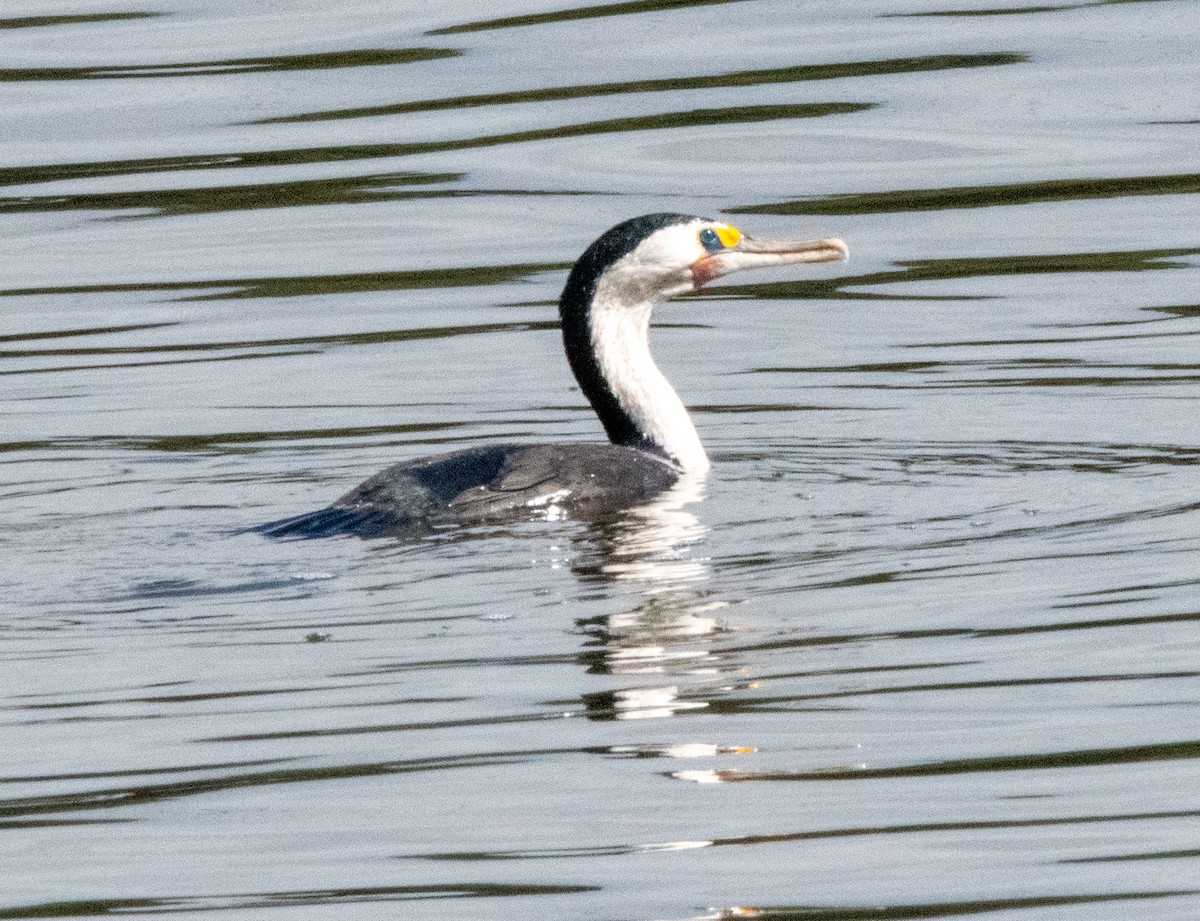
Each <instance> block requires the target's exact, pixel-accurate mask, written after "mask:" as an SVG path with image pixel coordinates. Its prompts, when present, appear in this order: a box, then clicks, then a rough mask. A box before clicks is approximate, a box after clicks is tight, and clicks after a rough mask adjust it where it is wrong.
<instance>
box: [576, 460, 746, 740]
mask: <svg viewBox="0 0 1200 921" xmlns="http://www.w3.org/2000/svg"><path fill="white" fill-rule="evenodd" d="M703 498H704V480H703V478H701V477H684V478H683V479H681V480H680V481H679V483H677V484H676V485H675V486H674V487H673V488H672V489H670V490H669V491H668V492H666V493H664V494H663V495H662V496H660V497H659V498H658V499H656V500H655V501H654V502H651V503H649V504H647V505H644V506H641V507H638V508H635V509H631V510H629V511H628V512H626V513H625V514H624V515H623V516H622V518H621V519H620V520H619V521H618V522H616V523H615V524H614V525H613V526H612V527H611V528H609V529H607V530H606V531H605V532H604V534H603V536H602V538H601V540H600V543H599V548H600V550H599V552H600V560H599V565H598V567H596V570H595V571H594V572H593V573H592V574H589V575H583V574H581V577H582V578H585V579H596V578H598V579H600V580H601V581H604V582H605V583H607V584H608V585H609V586H610V587H613V588H619V589H621V590H622V594H623V595H624V594H625V593H626V592H627V591H628V590H629V589H632V604H631V605H630V607H628V608H627V609H626V610H624V611H621V612H619V613H616V614H612V615H609V616H608V617H606V618H604V619H603V624H602V626H600V627H594V628H593V630H592V633H593V635H594V636H596V637H597V638H598V639H599V641H600V643H601V644H602V645H603V647H604V653H603V670H604V671H606V672H608V673H609V674H614V675H664V676H666V675H671V676H672V677H676V678H677V677H678V676H679V675H681V674H682V675H695V674H697V673H707V672H711V671H712V670H713V663H712V662H711V659H712V652H711V649H710V648H709V644H708V642H707V640H709V639H710V638H711V637H713V636H714V635H716V634H718V633H719V632H720V631H721V626H720V624H719V622H718V620H717V619H716V618H715V617H714V616H713V613H712V612H713V611H715V610H718V609H720V608H723V607H725V605H726V603H725V602H721V601H714V600H713V599H712V598H710V597H709V591H710V588H709V585H708V583H709V580H710V579H711V575H712V573H711V567H710V564H709V560H708V559H707V558H706V557H704V556H703V555H701V554H700V552H699V548H700V546H701V544H702V543H703V541H704V539H705V538H706V537H707V535H708V531H709V529H708V527H707V526H706V525H704V524H703V523H702V522H701V521H700V519H699V518H698V517H697V516H696V514H695V513H694V512H693V511H692V507H694V505H695V504H696V503H697V502H699V501H700V500H701V499H703ZM705 706H707V704H706V703H704V702H702V701H687V700H681V699H680V689H679V686H678V684H677V682H672V683H671V684H661V685H648V686H635V687H626V688H620V689H616V690H614V691H612V692H610V693H608V694H602V695H596V696H595V698H593V699H592V700H591V701H590V706H589V709H590V710H591V711H592V712H593V713H597V714H599V713H603V714H604V715H605V716H606V717H607V718H615V719H621V720H630V719H654V718H661V717H666V716H672V715H674V714H675V713H677V712H679V711H680V710H685V709H701V708H703V707H705Z"/></svg>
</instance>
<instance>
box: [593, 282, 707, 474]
mask: <svg viewBox="0 0 1200 921" xmlns="http://www.w3.org/2000/svg"><path fill="white" fill-rule="evenodd" d="M635 303H636V306H635V304H634V303H631V302H630V292H629V291H628V290H623V291H622V290H617V286H616V285H615V284H614V283H613V281H612V275H610V276H608V277H606V278H603V279H601V281H600V284H599V285H597V288H596V294H595V297H594V299H593V301H592V308H591V317H590V333H591V339H592V349H593V352H594V354H595V356H596V361H597V363H598V364H599V366H600V372H601V374H602V375H603V376H604V378H605V380H606V381H607V383H608V386H609V388H610V389H611V390H612V393H613V396H615V397H616V399H617V401H618V402H619V403H620V404H621V407H622V408H623V409H624V410H625V411H626V412H627V413H628V414H629V416H630V417H631V418H632V419H633V421H634V422H635V424H636V425H637V427H638V428H639V429H640V430H641V432H642V433H643V434H644V435H645V436H646V437H647V438H648V439H650V440H651V441H653V442H654V443H655V444H656V445H658V446H659V447H660V448H662V449H663V450H664V451H665V452H666V453H667V454H669V455H670V456H671V458H672V459H673V460H674V461H675V463H676V464H678V465H679V466H680V467H681V468H682V469H683V470H684V471H687V472H689V473H704V472H705V471H707V470H708V469H709V466H710V465H709V462H708V455H707V454H705V453H704V446H703V445H702V444H701V443H700V436H699V435H697V434H696V427H695V426H694V425H692V419H691V417H690V416H689V415H688V411H687V407H685V406H684V405H683V402H682V401H681V400H680V399H679V396H678V394H676V393H675V390H674V388H673V387H672V386H671V385H670V383H669V382H668V381H667V379H666V378H665V377H664V376H663V373H662V372H661V371H659V370H658V366H657V365H656V364H655V363H654V359H653V358H652V357H651V355H650V339H649V331H650V312H651V306H652V305H651V302H650V298H649V297H642V298H640V299H639V301H638V302H635Z"/></svg>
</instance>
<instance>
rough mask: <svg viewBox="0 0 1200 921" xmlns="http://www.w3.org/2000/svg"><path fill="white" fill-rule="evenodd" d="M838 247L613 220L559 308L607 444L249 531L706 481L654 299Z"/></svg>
mask: <svg viewBox="0 0 1200 921" xmlns="http://www.w3.org/2000/svg"><path fill="white" fill-rule="evenodd" d="M846 253H847V251H846V245H845V244H844V243H842V241H841V240H836V239H829V240H817V241H811V242H802V243H771V242H766V241H759V240H754V239H753V238H751V237H747V236H743V235H742V234H741V233H740V231H738V230H736V229H735V228H733V227H730V226H729V225H728V224H724V223H721V222H718V221H711V220H707V219H704V218H697V217H692V216H690V215H682V214H649V215H644V216H642V217H639V218H633V219H632V220H629V221H625V222H624V223H622V224H618V225H617V226H616V227H614V228H612V229H611V230H609V231H608V232H607V233H605V234H603V235H602V236H600V237H599V238H598V239H597V240H596V241H595V242H594V243H592V245H591V246H589V247H588V248H587V250H585V251H584V253H583V255H582V256H580V258H579V260H578V261H577V262H576V263H575V265H574V267H573V268H572V269H571V272H570V274H569V275H568V277H567V282H566V286H565V287H564V289H563V293H562V298H561V299H560V301H559V315H560V318H561V321H562V335H563V345H564V348H565V350H566V356H567V361H568V363H569V364H570V366H571V370H572V372H573V373H574V375H575V379H576V380H577V381H578V383H579V386H580V389H581V390H582V391H583V393H584V396H586V397H587V399H588V402H589V403H590V404H591V406H592V408H593V409H594V410H595V412H596V415H597V416H598V417H599V419H600V423H601V424H602V425H603V426H604V430H605V432H606V433H607V435H608V438H609V442H610V443H609V444H534V445H496V446H489V447H481V448H468V449H466V450H463V451H454V452H451V453H448V454H440V455H436V456H433V457H426V458H421V459H418V460H414V461H409V462H405V463H400V464H396V465H395V466H392V467H388V468H387V469H386V470H383V471H382V472H380V473H378V474H376V475H375V476H373V477H371V478H370V479H369V480H366V481H365V482H364V483H362V484H361V485H360V486H358V487H356V488H355V489H353V490H351V491H350V492H349V493H347V494H346V495H344V496H342V498H340V499H338V500H337V501H336V502H334V503H333V504H332V505H331V506H329V507H327V508H324V509H320V510H319V511H316V512H311V513H308V514H305V515H299V516H297V517H294V518H288V519H284V520H282V521H276V522H272V523H270V524H266V525H263V526H261V527H260V528H256V529H255V530H257V531H259V532H261V533H263V534H266V535H269V536H272V537H324V536H331V535H335V534H357V535H359V536H379V535H385V534H402V533H406V532H409V531H420V530H423V529H427V528H429V527H431V526H436V525H438V524H442V523H459V524H469V523H478V522H484V521H493V520H501V519H512V518H514V517H529V516H531V515H535V514H541V515H547V514H550V515H553V516H558V515H575V516H577V517H588V518H590V517H595V516H597V515H601V514H605V513H608V512H611V511H615V510H619V509H624V508H629V507H631V506H635V505H640V504H643V503H645V502H647V501H649V500H650V499H652V498H653V497H654V496H656V495H659V494H661V493H663V492H664V491H666V490H667V489H669V488H670V487H671V486H672V485H673V484H675V483H676V482H677V481H678V480H679V478H680V477H681V476H693V477H700V476H703V474H704V473H705V472H706V471H707V470H708V469H709V461H708V456H707V454H706V453H705V451H704V446H703V445H702V444H701V442H700V437H699V435H698V434H697V433H696V428H695V426H694V425H693V424H692V420H691V417H690V416H689V414H688V411H687V408H686V407H685V406H684V404H683V401H682V400H680V399H679V396H678V395H677V394H676V393H675V390H674V388H672V387H671V384H670V383H669V382H668V381H667V379H666V377H665V376H664V375H663V373H662V372H661V371H660V370H659V369H658V366H657V365H656V364H655V363H654V359H653V357H652V356H651V354H650V344H649V327H650V315H651V312H652V309H653V303H654V301H655V300H657V299H659V298H663V297H669V296H671V295H673V294H679V293H681V292H683V291H689V290H694V289H699V288H700V287H701V286H702V285H704V284H705V283H707V282H708V281H711V280H712V279H714V278H718V277H720V276H722V275H725V274H728V273H729V272H733V271H737V270H739V269H744V268H756V267H760V266H769V265H780V264H785V263H791V262H828V261H831V260H835V259H844V258H846Z"/></svg>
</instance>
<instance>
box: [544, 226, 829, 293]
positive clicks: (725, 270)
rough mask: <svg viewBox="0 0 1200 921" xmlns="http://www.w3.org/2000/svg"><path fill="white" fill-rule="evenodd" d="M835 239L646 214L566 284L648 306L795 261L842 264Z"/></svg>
mask: <svg viewBox="0 0 1200 921" xmlns="http://www.w3.org/2000/svg"><path fill="white" fill-rule="evenodd" d="M848 255H849V251H848V250H847V248H846V244H845V243H843V242H842V241H841V240H838V239H836V238H830V239H826V240H805V241H786V242H785V241H773V240H758V239H755V238H754V237H751V236H747V235H746V234H744V233H742V232H741V231H740V230H738V229H737V228H736V227H732V226H730V225H729V224H726V223H723V222H721V221H713V220H709V219H707V218H700V217H693V216H691V215H686V214H647V215H644V216H642V217H637V218H633V219H632V220H628V221H625V222H624V223H622V224H618V225H617V226H616V227H613V228H612V229H611V230H609V231H608V232H606V233H605V234H603V235H602V236H601V237H600V238H599V239H598V240H596V242H594V243H593V244H592V245H591V246H590V247H588V249H587V251H586V252H585V253H584V254H583V256H581V257H580V259H579V262H577V263H576V265H575V268H574V269H572V271H571V277H570V278H569V279H568V282H567V287H568V290H570V289H571V288H572V286H576V287H583V286H586V287H590V288H592V290H595V288H594V286H595V284H596V282H597V281H598V280H599V279H600V277H601V276H603V277H604V281H605V286H606V287H609V288H610V290H612V289H615V290H617V291H619V292H620V294H621V299H622V300H625V299H628V300H630V301H648V300H652V299H654V298H660V297H670V296H671V295H673V294H681V293H683V292H685V291H693V290H698V289H700V288H701V287H703V286H704V285H705V284H707V283H708V282H710V281H712V280H713V279H716V278H720V277H721V276H723V275H728V274H729V273H730V272H737V271H740V270H741V269H755V268H766V267H769V266H774V265H786V264H788V263H793V262H832V261H835V260H839V259H846V258H847V256H848Z"/></svg>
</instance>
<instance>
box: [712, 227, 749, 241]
mask: <svg viewBox="0 0 1200 921" xmlns="http://www.w3.org/2000/svg"><path fill="white" fill-rule="evenodd" d="M713 230H715V231H716V232H717V236H718V237H720V238H721V242H722V243H724V244H725V245H726V246H727V247H733V246H737V245H738V241H739V240H741V239H742V232H741V231H740V230H738V229H737V228H736V227H730V226H729V225H728V224H715V225H713Z"/></svg>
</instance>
